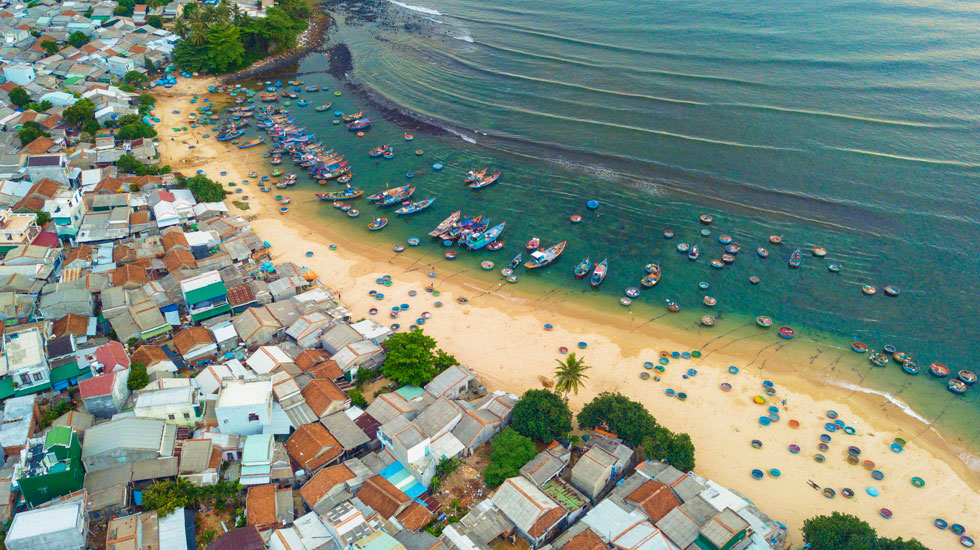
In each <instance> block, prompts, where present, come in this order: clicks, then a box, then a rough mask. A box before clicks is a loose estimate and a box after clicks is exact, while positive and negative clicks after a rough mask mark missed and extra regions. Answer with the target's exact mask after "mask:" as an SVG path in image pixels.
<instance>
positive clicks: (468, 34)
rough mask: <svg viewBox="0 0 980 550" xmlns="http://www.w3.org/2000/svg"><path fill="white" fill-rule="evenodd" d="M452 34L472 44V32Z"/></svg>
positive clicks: (457, 38) (455, 37)
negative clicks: (458, 34)
mask: <svg viewBox="0 0 980 550" xmlns="http://www.w3.org/2000/svg"><path fill="white" fill-rule="evenodd" d="M450 36H452V37H453V38H454V39H456V40H462V41H463V42H469V43H471V44H472V43H473V37H472V36H470V33H468V32H463V34H461V35H460V36H455V35H450Z"/></svg>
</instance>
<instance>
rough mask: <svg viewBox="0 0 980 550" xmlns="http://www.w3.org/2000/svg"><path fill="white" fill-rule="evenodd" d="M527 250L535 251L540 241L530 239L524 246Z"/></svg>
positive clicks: (536, 238)
mask: <svg viewBox="0 0 980 550" xmlns="http://www.w3.org/2000/svg"><path fill="white" fill-rule="evenodd" d="M524 246H525V248H527V249H528V250H537V249H538V247H539V246H541V239H539V238H538V237H531V240H530V241H528V242H527V244H526V245H524Z"/></svg>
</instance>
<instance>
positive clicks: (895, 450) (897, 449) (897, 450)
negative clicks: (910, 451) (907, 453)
mask: <svg viewBox="0 0 980 550" xmlns="http://www.w3.org/2000/svg"><path fill="white" fill-rule="evenodd" d="M888 448H889V449H891V450H892V452H893V453H895V454H898V453H900V452H902V451H903V450H904V449H903V448H902V446H901V445H899V444H898V443H892V444H891V445H889V446H888Z"/></svg>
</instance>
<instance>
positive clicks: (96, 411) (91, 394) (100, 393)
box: [78, 370, 129, 418]
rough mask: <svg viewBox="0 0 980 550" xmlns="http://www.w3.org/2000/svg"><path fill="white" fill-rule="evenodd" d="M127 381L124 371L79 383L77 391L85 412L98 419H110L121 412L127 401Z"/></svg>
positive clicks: (127, 374) (125, 371)
mask: <svg viewBox="0 0 980 550" xmlns="http://www.w3.org/2000/svg"><path fill="white" fill-rule="evenodd" d="M127 380H129V371H128V370H124V371H121V372H109V373H107V374H103V375H102V376H96V377H95V378H89V379H86V380H82V381H80V382H79V383H78V390H79V392H80V393H81V395H82V403H83V404H84V405H85V411H86V412H88V413H89V414H91V415H93V416H95V417H98V418H110V417H111V416H112V415H114V414H116V413H118V412H119V411H121V410H122V408H123V405H124V404H125V403H126V400H127V399H129V388H127V387H126V381H127Z"/></svg>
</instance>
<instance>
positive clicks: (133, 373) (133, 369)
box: [126, 363, 150, 391]
mask: <svg viewBox="0 0 980 550" xmlns="http://www.w3.org/2000/svg"><path fill="white" fill-rule="evenodd" d="M149 383H150V376H149V375H148V374H147V373H146V365H144V364H143V363H133V364H131V365H130V366H129V379H127V380H126V387H127V388H129V390H130V391H136V390H141V389H143V388H145V387H146V385H147V384H149Z"/></svg>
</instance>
